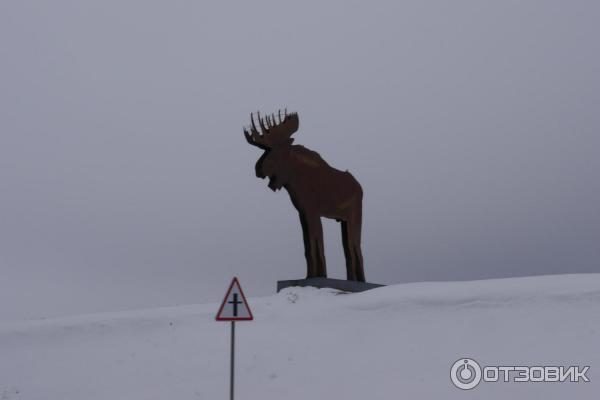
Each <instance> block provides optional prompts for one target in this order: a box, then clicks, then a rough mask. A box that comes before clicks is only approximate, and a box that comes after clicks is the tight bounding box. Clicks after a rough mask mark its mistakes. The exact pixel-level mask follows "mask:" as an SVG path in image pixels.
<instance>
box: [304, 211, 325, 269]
mask: <svg viewBox="0 0 600 400" xmlns="http://www.w3.org/2000/svg"><path fill="white" fill-rule="evenodd" d="M300 223H301V224H302V236H303V238H304V256H305V257H306V266H307V274H306V277H307V278H315V277H318V276H322V277H325V276H327V270H326V267H325V253H324V249H323V227H322V225H321V218H320V217H319V216H318V215H310V214H306V213H300Z"/></svg>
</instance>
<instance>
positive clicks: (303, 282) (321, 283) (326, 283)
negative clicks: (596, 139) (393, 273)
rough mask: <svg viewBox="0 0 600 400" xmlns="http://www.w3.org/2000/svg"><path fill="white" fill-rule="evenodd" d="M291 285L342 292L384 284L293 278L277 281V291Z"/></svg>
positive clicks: (359, 290) (362, 290)
mask: <svg viewBox="0 0 600 400" xmlns="http://www.w3.org/2000/svg"><path fill="white" fill-rule="evenodd" d="M291 286H303V287H304V286H312V287H316V288H319V289H323V288H331V289H337V290H341V291H344V292H354V293H355V292H364V291H365V290H369V289H375V288H378V287H382V286H385V285H379V284H377V283H368V282H357V281H347V280H344V279H330V278H309V279H293V280H289V281H277V291H278V292H279V291H280V290H281V289H285V288H287V287H291Z"/></svg>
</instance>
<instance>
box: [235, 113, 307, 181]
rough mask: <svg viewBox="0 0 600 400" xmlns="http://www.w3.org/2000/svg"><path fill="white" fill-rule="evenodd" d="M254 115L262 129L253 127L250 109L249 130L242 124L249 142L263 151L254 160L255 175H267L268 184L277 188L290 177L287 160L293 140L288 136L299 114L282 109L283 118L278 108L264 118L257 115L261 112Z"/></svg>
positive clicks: (295, 128) (295, 127) (294, 130)
mask: <svg viewBox="0 0 600 400" xmlns="http://www.w3.org/2000/svg"><path fill="white" fill-rule="evenodd" d="M257 117H258V123H259V126H260V129H261V132H262V133H259V132H258V129H256V125H255V123H254V115H253V114H252V113H251V114H250V120H251V123H252V125H251V127H250V128H249V129H250V132H248V130H247V129H246V128H244V136H246V140H247V141H248V143H250V144H251V145H253V146H256V147H259V148H261V149H263V150H264V151H265V152H264V153H263V155H262V156H261V157H260V158H259V159H258V161H257V162H256V166H255V170H256V176H257V177H258V178H262V179H264V178H266V177H268V178H269V188H271V190H273V191H276V190H278V189H281V188H282V187H283V186H284V185H285V184H286V183H287V182H288V181H289V174H290V170H289V168H290V165H289V163H287V160H288V158H289V156H290V151H291V145H292V143H293V142H294V139H292V138H291V136H292V134H294V132H296V131H297V130H298V125H299V121H298V114H297V113H290V114H288V113H287V109H285V111H284V113H283V118H282V116H281V110H279V111H278V113H277V116H275V114H271V115H270V116H269V115H267V116H266V117H264V118H262V117H261V116H260V112H257Z"/></svg>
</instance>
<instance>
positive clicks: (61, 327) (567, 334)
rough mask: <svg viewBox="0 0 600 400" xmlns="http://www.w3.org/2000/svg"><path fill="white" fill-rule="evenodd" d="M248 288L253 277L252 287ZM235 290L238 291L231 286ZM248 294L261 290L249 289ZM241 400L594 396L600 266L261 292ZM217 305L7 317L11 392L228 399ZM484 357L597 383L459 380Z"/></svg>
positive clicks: (3, 352) (1, 377) (244, 338)
mask: <svg viewBox="0 0 600 400" xmlns="http://www.w3.org/2000/svg"><path fill="white" fill-rule="evenodd" d="M242 283H243V282H242ZM224 288H225V285H224ZM247 295H250V296H251V295H252V294H251V293H247ZM249 302H250V305H251V306H252V310H253V313H254V317H255V320H254V321H253V322H244V323H238V325H237V327H238V329H237V350H238V351H237V377H236V378H237V397H236V398H238V399H257V400H258V399H260V400H267V399H286V400H294V399H304V400H305V399H370V400H374V399H441V398H443V399H474V398H478V399H480V398H485V399H507V398H514V399H533V398H540V399H542V398H543V399H564V398H569V399H591V398H595V396H597V393H598V392H599V391H600V373H598V371H600V351H598V350H599V346H600V274H586V275H558V276H544V277H531V278H515V279H502V280H488V281H473V282H452V283H448V282H443V283H415V284H404V285H395V286H388V287H384V288H380V289H375V290H372V291H369V292H365V293H360V294H341V293H337V292H335V291H333V290H317V289H312V288H290V289H287V290H284V291H282V292H281V293H279V294H276V295H273V296H269V297H262V298H250V299H249ZM217 306H218V304H206V305H192V306H182V307H174V308H163V309H154V310H144V311H133V312H131V311H130V312H120V313H109V314H96V315H89V316H77V317H70V318H61V319H53V320H35V321H23V322H14V323H8V324H3V325H0V399H2V400H8V399H10V400H12V399H27V400H29V399H31V400H93V399H104V400H114V399H127V400H141V399H161V400H164V399H182V400H183V399H189V400H193V399H211V400H212V399H225V398H227V396H228V386H227V385H228V361H229V359H228V357H229V354H228V351H229V347H228V346H229V323H223V322H216V321H214V314H215V312H216V310H217ZM467 356H468V357H471V358H474V359H476V360H477V361H479V362H480V364H482V365H565V366H570V365H589V366H590V370H589V372H588V377H589V378H590V380H591V382H589V383H570V382H567V383H514V382H509V383H504V382H497V383H488V382H482V383H481V384H480V385H479V386H477V387H476V388H475V389H473V390H470V391H463V390H459V389H457V388H455V387H454V386H453V385H452V383H451V381H450V375H449V372H450V367H451V365H452V364H453V362H454V361H455V360H457V359H459V358H461V357H467Z"/></svg>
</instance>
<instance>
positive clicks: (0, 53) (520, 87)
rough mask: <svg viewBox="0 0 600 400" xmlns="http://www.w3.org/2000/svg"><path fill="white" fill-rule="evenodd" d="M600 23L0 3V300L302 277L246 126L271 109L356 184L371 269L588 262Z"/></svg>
mask: <svg viewBox="0 0 600 400" xmlns="http://www.w3.org/2000/svg"><path fill="white" fill-rule="evenodd" d="M598 21H600V3H599V2H597V1H562V0H561V1H552V0H544V1H521V0H519V1H516V0H514V1H511V0H502V1H480V0H477V1H475V0H474V1H452V2H450V1H445V0H444V1H422V0H414V1H390V2H376V1H373V2H365V1H343V2H325V1H314V2H308V1H294V2H283V1H268V2H265V1H251V2H250V1H244V2H234V1H227V2H224V1H199V0H196V1H192V0H185V1H184V0H170V1H148V0H139V1H131V0H102V1H100V0H98V1H76V0H73V1H66V0H54V1H23V0H2V1H1V2H0V188H1V189H0V190H1V195H2V197H1V199H0V274H1V275H0V320H14V319H22V318H39V317H46V316H59V315H67V314H74V313H88V312H98V311H109V310H122V309H130V308H138V307H154V306H168V305H175V304H184V303H202V302H218V301H219V300H220V299H221V297H222V295H223V294H224V291H225V289H226V287H227V284H228V283H229V280H230V279H231V277H232V276H233V275H237V276H238V277H239V278H240V281H241V283H242V286H243V287H244V289H245V291H246V292H247V295H250V296H260V295H267V294H270V293H273V292H274V290H275V285H276V281H277V280H279V279H292V278H301V277H303V276H304V275H305V274H306V267H305V260H304V254H303V247H302V237H301V230H300V225H299V222H298V217H297V213H296V211H295V210H294V209H293V207H292V205H291V203H290V200H289V197H288V195H287V194H286V193H285V192H284V191H281V192H277V193H273V192H271V191H270V190H269V189H268V188H267V182H266V181H263V180H259V179H257V178H256V177H255V176H254V163H255V161H256V159H257V158H258V157H259V156H260V151H259V149H257V148H255V147H252V146H249V145H248V144H247V143H246V141H245V140H244V139H243V136H242V130H241V128H242V126H243V125H246V124H247V123H248V122H249V113H250V112H251V111H254V110H257V109H260V110H263V111H275V110H276V109H277V108H278V107H284V106H287V107H288V109H289V110H297V111H298V112H299V115H300V130H299V131H298V133H296V135H295V136H296V143H299V144H303V145H305V146H307V147H309V148H311V149H313V150H316V151H318V152H319V153H320V154H321V155H322V156H323V158H325V159H326V160H327V161H328V162H329V163H330V164H331V165H333V166H335V167H337V168H339V169H342V170H346V169H348V170H350V172H351V173H352V174H353V175H354V176H355V177H356V178H357V179H358V180H359V181H360V183H361V184H362V186H363V190H364V192H365V197H364V213H363V218H364V221H363V253H364V256H365V271H366V275H367V279H368V280H369V281H373V282H377V283H386V284H392V283H400V282H410V281H429V280H466V279H481V278H496V277H511V276H522V275H532V274H554V273H576V272H600V246H599V242H600V212H599V210H598V205H599V204H600V182H599V179H598V171H599V170H600V157H599V156H598V152H599V150H600V129H599V128H600V41H598V38H599V37H600V25H599V23H598ZM324 228H325V244H326V256H327V262H328V270H329V274H330V276H331V277H337V278H344V277H345V267H344V261H343V251H342V247H341V240H340V232H339V226H338V224H337V223H335V221H327V222H325V223H324Z"/></svg>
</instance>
